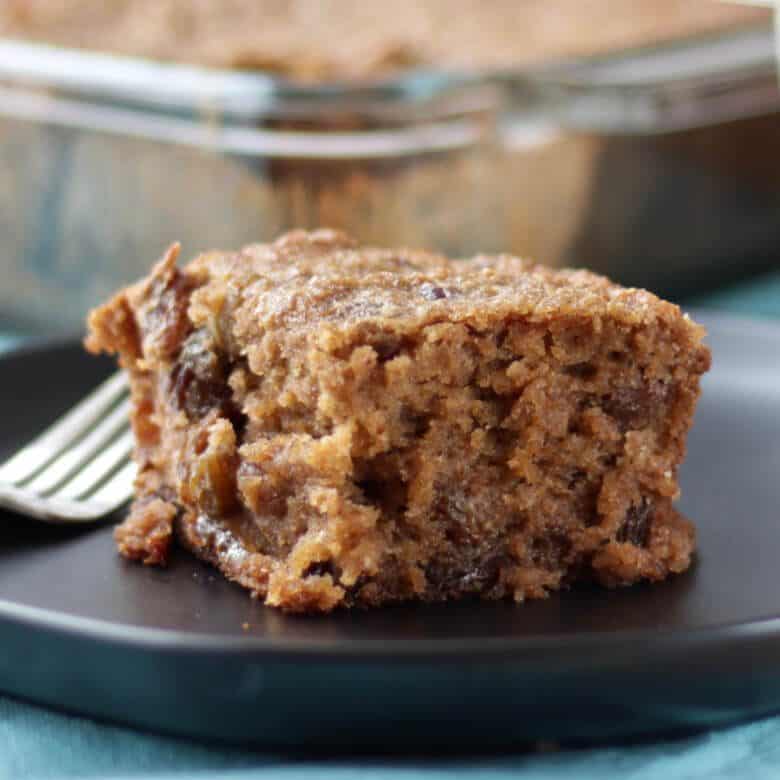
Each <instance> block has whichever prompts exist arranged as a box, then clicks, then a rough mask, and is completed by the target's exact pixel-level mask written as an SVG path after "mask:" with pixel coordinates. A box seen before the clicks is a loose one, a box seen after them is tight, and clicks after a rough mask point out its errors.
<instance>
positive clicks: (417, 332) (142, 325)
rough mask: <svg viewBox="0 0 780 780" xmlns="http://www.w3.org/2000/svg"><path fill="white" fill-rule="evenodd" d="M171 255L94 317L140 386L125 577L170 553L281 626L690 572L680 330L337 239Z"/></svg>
mask: <svg viewBox="0 0 780 780" xmlns="http://www.w3.org/2000/svg"><path fill="white" fill-rule="evenodd" d="M177 251H178V250H177V249H176V248H175V247H174V248H172V249H171V250H170V251H169V252H168V253H167V254H166V256H165V257H164V258H163V260H162V261H161V262H160V263H159V264H158V265H157V266H156V268H155V270H154V271H153V273H152V275H151V276H150V277H149V278H148V279H147V280H145V281H143V282H141V283H139V284H138V285H136V286H134V287H132V288H129V289H128V290H126V291H123V292H121V293H120V294H119V295H118V296H117V297H115V298H114V299H113V300H112V301H111V302H109V303H108V304H107V305H106V306H104V307H102V308H101V309H98V310H96V312H94V313H93V315H92V316H91V320H90V326H91V335H90V337H89V341H88V346H89V347H90V348H91V349H93V350H97V349H107V350H110V351H118V352H119V353H120V359H121V362H122V364H123V365H124V366H125V367H126V368H127V369H128V370H129V371H130V373H131V377H132V387H133V401H134V412H133V426H134V430H135V433H136V437H137V452H136V457H137V460H138V462H139V466H140V475H139V479H138V497H137V500H136V502H135V504H134V506H133V509H132V512H131V515H130V517H129V518H128V520H127V521H126V522H125V523H124V524H123V525H122V526H121V527H120V528H119V529H118V532H117V539H118V543H119V546H120V550H121V551H122V553H123V554H124V555H126V556H128V557H131V558H137V559H140V560H144V561H146V562H147V563H160V562H164V561H165V559H166V557H167V554H168V549H169V545H170V543H171V539H172V536H173V535H174V534H175V535H176V536H178V538H179V539H180V541H181V542H182V543H183V544H184V545H185V546H186V547H188V548H189V549H191V550H193V551H194V552H195V553H196V554H197V555H199V556H200V557H202V558H204V559H206V560H208V561H210V562H211V563H213V564H214V565H215V566H217V567H219V568H220V569H221V570H222V571H223V573H224V574H225V575H226V576H227V577H229V578H231V579H233V580H235V581H237V582H239V583H240V584H241V585H243V586H244V587H246V588H248V589H249V590H250V591H252V592H253V594H255V595H256V596H257V597H259V598H262V599H264V600H265V601H266V602H267V603H269V604H272V605H276V606H281V607H283V608H285V609H288V610H293V611H327V610H330V609H332V608H333V607H335V606H337V605H338V606H352V605H376V604H381V603H386V602H390V601H398V600H408V599H422V600H442V599H451V598H460V597H464V596H480V597H486V598H505V597H509V598H514V599H516V600H518V601H521V600H523V599H526V598H538V597H543V596H545V595H546V594H547V593H548V592H549V591H551V590H556V589H559V588H561V587H565V586H568V585H570V584H572V583H574V582H575V581H590V580H595V581H597V582H600V583H602V584H605V585H608V586H614V585H621V584H630V583H633V582H636V581H638V580H642V579H646V580H660V579H663V578H664V577H666V576H667V575H668V574H670V573H672V572H680V571H683V570H684V569H685V568H687V567H688V565H689V563H690V560H691V555H692V552H693V547H694V530H693V526H692V525H691V524H690V523H689V522H688V521H687V520H686V519H684V518H682V517H681V516H680V515H679V514H678V513H677V511H676V510H675V509H674V507H673V500H674V499H675V498H676V497H677V495H678V492H679V491H678V485H677V480H676V478H677V468H678V465H679V464H680V462H681V461H682V459H683V457H684V454H685V437H686V434H687V431H688V428H689V426H690V423H691V419H692V415H693V411H694V407H695V403H696V399H697V397H698V393H699V386H698V380H699V375H700V374H701V373H702V372H703V371H705V370H706V368H707V367H708V363H709V353H708V351H707V350H706V348H705V347H704V346H702V344H701V337H702V331H701V329H700V328H699V327H698V326H696V325H694V324H693V323H692V322H691V321H690V320H689V319H688V318H687V317H684V316H683V315H682V314H681V313H680V312H679V309H677V307H675V306H672V305H671V304H667V303H664V302H662V301H660V300H658V299H657V298H655V297H654V296H652V295H650V294H649V293H646V292H644V291H639V290H623V289H621V288H619V287H616V286H614V285H611V284H610V283H609V282H607V281H606V280H604V279H602V278H600V277H597V276H594V275H592V274H588V273H586V272H578V271H572V272H552V271H549V270H547V269H541V268H539V267H532V266H530V265H529V264H528V263H526V262H525V261H522V260H518V259H517V258H511V257H498V258H475V259H473V260H468V261H451V260H447V259H445V258H441V257H438V256H435V255H429V254H426V253H422V252H408V251H391V250H368V249H362V248H360V247H358V246H357V245H356V244H355V243H354V242H353V241H352V240H351V239H349V238H347V237H346V236H343V235H341V234H337V233H333V232H331V231H318V232H315V233H311V234H306V233H302V232H301V233H292V234H288V235H287V236H284V237H282V238H281V239H279V240H278V241H277V242H276V243H274V244H272V245H257V246H253V247H247V248H245V249H244V250H242V251H241V252H237V253H209V254H206V255H202V256H201V257H199V258H197V259H196V260H195V261H193V263H191V264H189V265H188V266H187V267H186V268H185V269H184V270H179V269H178V268H177V267H176V265H175V263H176V255H177Z"/></svg>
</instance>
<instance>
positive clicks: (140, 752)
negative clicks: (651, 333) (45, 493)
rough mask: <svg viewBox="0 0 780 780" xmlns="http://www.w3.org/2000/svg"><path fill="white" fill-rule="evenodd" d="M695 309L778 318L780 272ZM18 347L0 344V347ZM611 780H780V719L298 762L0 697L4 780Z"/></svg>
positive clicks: (0, 752) (0, 770)
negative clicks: (693, 731) (471, 752)
mask: <svg viewBox="0 0 780 780" xmlns="http://www.w3.org/2000/svg"><path fill="white" fill-rule="evenodd" d="M688 303H690V304H691V305H697V306H706V307H709V308H715V309H723V310H727V311H731V312H738V313H742V314H746V315H751V316H753V315H762V316H776V317H778V318H780V273H778V274H774V275H770V276H767V277H764V278H761V279H758V280H755V281H752V282H750V283H746V284H743V285H739V286H736V287H733V288H731V289H729V290H727V291H724V292H721V293H718V294H716V295H711V296H707V297H703V298H699V299H697V300H691V301H689V302H688ZM11 341H12V339H9V338H7V337H6V338H3V337H2V336H0V348H3V347H7V346H8V345H9V343H10V342H11ZM0 652H2V649H1V648H0ZM610 776H617V777H621V778H630V779H631V780H666V779H667V778H686V779H689V780H694V778H701V779H702V780H704V778H707V779H708V780H721V779H722V778H780V717H776V718H770V719H767V720H763V721H759V722H757V723H751V724H747V725H743V726H738V727H734V728H730V729H726V730H723V731H717V732H712V733H709V734H704V735H700V736H696V737H692V738H687V739H682V740H675V741H665V742H659V743H654V744H642V745H629V746H625V745H624V746H619V747H601V748H597V749H590V750H577V751H574V750H568V751H556V752H539V753H526V754H518V755H516V756H503V757H501V758H478V759H473V760H465V759H453V760H448V759H446V758H431V759H409V760H397V759H396V760H389V759H387V760H371V759H366V758H360V759H354V760H349V759H333V760H327V759H324V758H323V759H319V760H299V759H295V758H291V757H284V756H279V755H270V754H264V753H249V752H242V751H236V750H227V749H220V748H213V747H206V746H202V745H195V744H191V743H188V742H182V741H177V740H173V739H166V738H162V737H155V736H149V735H144V734H140V733H137V732H133V731H131V730H128V729H120V728H114V727H111V726H105V725H101V724H97V723H94V722H92V721H89V720H84V719H81V718H72V717H68V716H65V715H60V714H56V713H53V712H50V711H47V710H43V709H39V708H37V707H33V706H30V705H27V704H23V703H20V702H16V701H11V700H9V699H4V698H2V697H0V780H27V779H28V778H64V777H83V778H133V777H135V778H138V777H144V778H155V779H156V778H166V779H169V778H191V777H194V778H199V777H204V778H205V777H208V778H237V779H238V780H249V778H252V779H253V780H254V779H255V778H258V779H260V780H262V779H263V778H280V779H281V780H297V779H298V778H305V779H306V780H357V778H366V780H385V779H386V778H387V780H440V779H441V778H455V780H458V778H462V779H464V780H465V779H466V778H468V779H469V780H471V778H487V779H490V780H492V779H495V780H504V779H505V778H523V779H524V780H557V779H558V778H565V779H566V780H591V778H593V780H596V778H604V777H610Z"/></svg>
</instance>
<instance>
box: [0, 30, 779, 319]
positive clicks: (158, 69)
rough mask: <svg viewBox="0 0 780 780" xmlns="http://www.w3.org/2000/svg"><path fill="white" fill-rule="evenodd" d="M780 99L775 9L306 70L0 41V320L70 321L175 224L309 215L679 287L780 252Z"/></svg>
mask: <svg viewBox="0 0 780 780" xmlns="http://www.w3.org/2000/svg"><path fill="white" fill-rule="evenodd" d="M779 111H780V91H778V87H777V79H776V69H775V60H774V40H773V33H772V29H771V26H769V25H766V26H759V27H751V28H745V29H740V30H736V31H731V32H729V33H726V34H720V35H716V36H710V37H707V38H698V39H691V40H686V41H681V42H680V41H678V42H676V43H673V44H667V45H664V46H660V47H654V48H652V49H645V50H640V51H633V52H628V53H623V54H618V55H612V56H609V57H600V58H596V59H587V60H579V61H571V62H565V63H557V64H556V65H554V66H547V67H545V68H543V69H536V70H527V71H523V72H501V73H492V74H483V75H468V74H453V73H444V72H439V73H437V72H412V73H410V74H408V75H405V76H403V77H400V78H396V79H393V80H389V81H384V82H375V83H371V84H364V85H338V84H330V85H320V86H307V85H295V84H292V83H286V82H284V81H281V80H278V79H275V78H272V77H269V76H266V75H263V74H260V73H245V72H232V71H217V70H209V69H201V68H194V67H185V66H181V65H171V64H158V63H153V62H150V61H143V60H139V59H127V58H119V57H112V56H109V55H102V54H93V53H87V52H83V51H74V50H65V49H58V48H54V47H48V46H44V45H38V44H29V43H22V42H16V41H10V40H4V41H0V164H2V170H3V173H4V175H3V177H2V178H1V179H0V271H1V272H2V280H3V282H2V286H1V287H0V319H1V320H2V322H3V323H5V324H8V323H11V324H15V325H18V326H21V327H26V328H32V329H35V330H38V331H41V332H47V331H61V330H62V329H63V328H65V329H78V328H79V327H80V324H81V321H82V319H83V316H84V313H85V311H86V310H87V309H88V308H89V307H90V306H92V305H93V304H95V303H96V302H98V301H99V300H101V299H103V298H105V297H106V296H107V295H108V294H109V293H110V292H111V291H112V290H114V289H115V288H116V287H117V286H118V285H120V284H122V283H124V282H127V281H129V280H132V279H134V278H137V277H139V276H141V275H142V274H144V273H145V272H146V270H147V269H148V267H149V265H150V263H151V262H152V260H154V259H155V258H156V257H157V256H158V255H159V254H160V253H161V252H162V250H163V249H164V248H165V246H167V245H168V244H169V243H170V242H172V241H174V240H179V241H181V242H182V243H183V245H184V253H185V255H187V256H189V255H192V254H194V253H196V252H198V251H201V250H205V249H207V248H214V247H222V248H225V247H227V248H232V247H238V246H240V245H242V244H244V243H249V242H253V241H262V240H266V239H270V238H272V237H274V236H276V235H277V234H278V233H280V232H282V231H284V230H287V229H290V228H295V227H315V226H330V227H336V228H342V229H344V230H347V231H349V232H351V233H353V234H354V235H356V236H357V237H359V238H360V239H362V240H364V241H366V242H371V243H376V244H387V245H412V246H424V247H429V248H433V249H438V250H441V251H444V252H447V253H451V254H455V255H469V254H473V253H477V252H500V251H511V252H513V253H517V254H522V255H527V256H532V257H535V258H536V259H538V260H539V261H541V262H545V263H548V264H551V265H563V264H575V265H587V266H590V267H592V268H595V269H597V270H600V271H603V272H606V273H608V274H610V275H611V276H613V277H614V278H616V279H617V280H619V281H622V282H624V283H628V284H635V285H642V286H648V287H650V288H652V289H655V290H657V291H659V292H662V293H665V294H676V293H679V292H681V291H685V290H687V289H690V288H691V287H692V286H696V285H701V284H704V283H706V281H707V279H708V278H715V277H718V278H722V277H723V276H724V275H728V274H733V273H736V272H739V271H741V270H744V269H745V267H746V266H747V264H749V263H754V264H755V263H762V262H766V258H768V257H770V256H771V254H772V252H773V251H774V250H776V248H777V247H778V246H779V245H780V220H778V219H777V218H776V215H777V213H778V208H780V155H773V150H774V147H775V139H776V138H777V137H778V131H780V120H779V119H778V112H779Z"/></svg>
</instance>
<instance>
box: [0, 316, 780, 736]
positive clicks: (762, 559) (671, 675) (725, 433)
mask: <svg viewBox="0 0 780 780" xmlns="http://www.w3.org/2000/svg"><path fill="white" fill-rule="evenodd" d="M701 319H702V320H703V321H704V322H705V324H706V325H707V326H708V328H709V330H710V342H711V345H712V347H713V352H714V367H713V370H712V373H711V374H709V376H708V377H707V379H706V382H705V392H704V395H703V398H702V401H701V405H700V408H699V412H698V415H697V420H696V425H695V428H694V431H693V433H692V435H691V438H690V454H689V458H688V461H687V463H686V465H685V468H684V474H683V480H682V482H683V491H684V498H683V501H682V506H683V509H684V510H685V511H686V512H687V513H688V514H689V515H690V516H691V517H692V518H693V519H694V520H695V521H696V522H697V524H698V527H699V535H700V555H699V559H698V562H697V564H696V566H695V567H694V569H693V570H692V571H691V572H689V573H687V574H685V575H683V576H680V577H676V578H674V579H672V580H670V581H668V582H666V583H663V584H661V585H656V586H653V587H635V588H631V589H624V590H617V591H605V590H595V589H594V590H580V591H577V592H571V593H566V594H562V595H559V596H554V597H552V598H550V599H549V600H547V601H543V602H534V603H529V604H525V605H522V606H516V605H512V604H479V603H464V604H457V605H449V606H436V607H425V606H408V607H398V608H392V609H385V610H377V611H374V612H352V613H340V614H335V615H332V616H328V617H321V618H316V617H315V618H301V617H285V616H283V615H281V614H279V613H277V612H275V611H272V610H268V609H265V608H263V607H262V606H260V605H258V604H257V603H256V602H253V601H251V600H250V599H249V598H248V597H247V596H246V594H245V593H244V592H243V591H241V590H240V589H239V588H237V587H234V586H232V585H230V584H229V583H227V582H225V581H224V580H222V579H221V578H220V577H219V576H216V575H215V574H214V573H213V572H212V571H211V570H210V569H209V568H207V567H206V566H203V565H201V564H199V563H197V562H196V561H194V560H193V559H192V558H191V557H189V556H188V555H186V554H180V555H179V556H177V557H176V559H175V560H174V561H173V564H172V565H171V566H170V567H169V568H167V569H155V568H145V567H143V566H138V565H132V564H126V563H125V562H123V561H121V560H120V559H119V558H118V557H117V555H116V554H115V552H114V548H113V544H112V539H111V527H110V525H109V524H107V525H103V526H100V527H93V528H85V529H80V530H63V529H57V528H51V527H46V526H41V525H38V524H35V523H33V522H32V521H28V520H25V519H22V518H18V517H15V516H12V515H10V514H5V515H0V689H2V690H4V691H6V692H10V693H13V694H16V695H18V696H22V697H25V698H28V699H31V700H34V701H37V702H43V703H46V704H49V705H53V706H57V707H61V708H64V709H67V710H72V711H76V712H80V713H86V714H91V715H95V716H99V717H105V718H108V719H111V720H115V721H122V722H125V723H130V724H135V725H139V726H143V727H147V728H151V729H156V730H161V731H166V732H171V733H177V734H183V735H190V736H196V737H207V738H215V739H222V740H233V741H238V742H248V741H249V742H258V743H263V744H265V745H274V746H286V747H295V748H301V747H303V748H307V747H308V748H316V747H322V746H327V747H347V748H349V747H352V748H354V747H356V746H361V747H378V748H384V749H396V750H397V749H410V748H411V749H413V748H425V749H429V748H431V747H439V748H441V747H444V748H450V749H459V750H463V749H466V750H470V749H477V748H487V747H499V746H500V747H507V746H511V745H513V744H518V743H520V742H525V741H526V740H529V739H537V738H587V739H590V738H598V739H603V738H612V737H615V736H626V735H637V734H643V733H649V732H657V731H660V730H663V731H669V730H674V729H680V728H689V727H701V726H711V725H718V724H723V723H728V722H732V721H734V720H737V719H742V718H746V717H752V716H757V715H761V714H764V713H768V712H771V711H776V710H780V328H777V327H775V326H772V325H769V324H761V323H756V322H748V321H742V320H736V319H731V318H724V317H720V316H712V315H710V316H704V315H702V316H701ZM110 370H111V366H110V364H109V363H108V362H106V361H100V360H96V359H94V358H90V357H88V356H86V355H84V354H83V353H82V351H81V350H80V348H79V347H78V346H77V345H74V344H66V345H59V346H56V345H55V346H52V345H49V346H43V347H39V348H35V349H29V350H26V351H23V352H17V353H15V354H11V355H8V356H6V357H5V358H3V359H2V360H0V371H1V372H2V373H0V376H2V380H3V381H2V383H0V409H2V418H3V419H2V433H0V456H2V455H3V454H6V453H8V452H10V451H12V450H13V449H14V448H16V447H17V446H18V445H20V444H21V443H22V442H23V441H24V440H25V439H26V438H27V437H28V436H30V435H31V434H32V433H34V432H35V431H36V430H37V429H39V428H40V427H41V426H42V425H43V424H45V423H46V422H47V421H49V420H50V419H52V418H54V417H55V416H56V415H57V414H58V413H59V412H61V411H62V410H63V409H64V408H65V407H67V406H68V405H69V404H71V403H72V402H73V401H75V400H76V399H77V398H78V397H79V396H80V395H82V394H83V393H84V392H85V391H86V390H87V389H88V388H90V387H92V386H93V385H94V384H95V383H96V382H97V381H98V380H99V379H100V378H101V377H102V376H103V375H105V374H106V373H107V372H108V371H110ZM245 624H248V627H247V626H245Z"/></svg>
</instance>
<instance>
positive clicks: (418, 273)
mask: <svg viewBox="0 0 780 780" xmlns="http://www.w3.org/2000/svg"><path fill="white" fill-rule="evenodd" d="M186 270H187V272H188V274H190V275H192V276H194V277H196V278H197V281H198V284H199V289H197V290H196V291H195V293H194V294H193V297H192V301H191V304H190V317H191V318H192V319H193V321H195V323H196V324H206V323H208V322H212V323H213V322H215V321H217V320H221V321H222V322H223V323H224V322H226V321H228V320H229V321H230V323H231V328H230V330H231V331H232V334H231V339H236V340H237V341H238V342H241V343H243V344H248V343H251V342H252V341H255V340H258V339H260V338H262V337H263V336H264V335H265V334H267V333H269V332H272V331H273V332H276V333H282V332H283V333H286V334H287V335H288V336H290V337H293V336H301V335H303V334H306V335H307V336H308V337H310V336H311V335H312V334H314V335H315V336H319V335H320V334H324V333H327V332H332V331H333V330H334V329H335V330H338V331H339V332H340V333H341V334H342V335H344V334H345V333H347V332H349V331H356V330H365V329H370V330H374V329H376V330H382V331H388V330H391V331H393V332H396V333H411V332H414V331H416V330H418V329H419V328H421V327H424V326H426V325H430V324H434V323H437V322H461V323H464V324H466V325H468V326H470V327H473V328H475V329H479V330H483V329H488V328H491V327H495V326H496V323H497V322H500V321H502V320H507V319H511V318H519V317H523V318H526V319H528V320H531V321H545V320H550V319H556V318H572V319H576V320H582V319H588V320H598V319H599V318H604V317H609V318H610V319H612V320H616V321H618V322H621V323H625V324H626V325H627V326H636V325H642V324H652V323H656V322H659V321H660V322H666V323H668V324H669V325H674V327H675V329H680V336H681V337H683V338H685V337H687V339H691V340H692V341H694V342H698V341H699V340H700V339H701V329H700V328H699V327H698V326H696V325H695V324H694V323H692V322H691V321H689V320H688V319H687V317H684V315H683V314H682V313H681V312H680V309H679V308H678V307H677V306H674V305H673V304H670V303H667V302H665V301H662V300H660V299H659V298H657V297H656V296H654V295H652V294H651V293H649V292H647V291H645V290H638V289H627V288H623V287H620V286H618V285H615V284H612V283H611V282H610V281H609V280H607V279H605V278H604V277H601V276H597V275H595V274H592V273H590V272H588V271H582V270H551V269H549V268H546V267H543V266H539V265H534V264H532V263H530V262H528V261H526V260H523V259H520V258H517V257H512V256H509V255H498V256H478V257H475V258H472V259H458V260H452V259H448V258H446V257H443V256H440V255H436V254H432V253H428V252H424V251H416V250H405V249H398V250H391V249H378V248H368V247H362V246H359V245H358V244H357V243H356V242H355V241H354V240H352V239H351V238H349V237H348V236H346V235H344V234H342V233H337V232H335V231H330V230H319V231H315V232H312V233H306V232H303V231H295V232H292V233H288V234H286V235H284V236H282V237H281V238H279V239H278V240H277V241H275V242H274V243H272V244H254V245H250V246H247V247H245V248H244V249H242V250H240V251H238V252H232V253H231V252H228V253H223V252H209V253H206V254H203V255H201V256H200V257H198V258H196V259H195V260H194V261H192V262H191V263H190V264H189V265H188V266H187V267H186Z"/></svg>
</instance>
